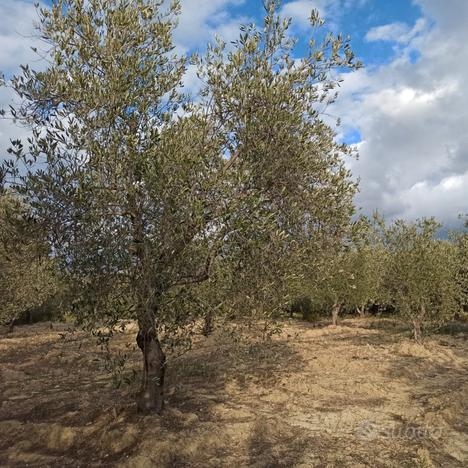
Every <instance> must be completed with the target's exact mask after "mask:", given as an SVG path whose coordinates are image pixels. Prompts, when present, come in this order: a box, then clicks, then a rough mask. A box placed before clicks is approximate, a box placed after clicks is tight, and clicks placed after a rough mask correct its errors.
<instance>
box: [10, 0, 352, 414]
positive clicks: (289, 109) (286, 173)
mask: <svg viewBox="0 0 468 468" xmlns="http://www.w3.org/2000/svg"><path fill="white" fill-rule="evenodd" d="M179 10H180V5H179V2H178V1H173V2H171V4H170V5H168V4H167V2H165V1H163V0H89V1H87V2H84V1H83V0H57V1H54V3H53V6H52V8H51V9H47V8H44V9H41V10H40V21H39V31H40V36H41V37H42V39H43V40H44V41H45V42H46V44H47V46H48V59H49V60H48V63H47V67H46V68H45V70H44V71H41V72H35V71H33V70H31V69H29V68H28V67H25V68H24V70H23V73H22V75H20V76H18V77H15V78H14V79H13V80H11V81H10V82H9V83H7V84H8V85H10V86H12V87H13V89H14V90H15V91H16V92H17V94H18V95H19V97H21V98H22V99H23V104H22V105H21V106H20V107H19V108H17V109H14V110H13V111H12V112H13V116H14V117H15V118H16V119H17V120H18V121H21V122H23V123H24V124H26V125H29V126H30V127H31V129H32V137H31V138H30V139H29V141H28V144H27V146H23V145H22V143H21V142H15V144H14V146H13V148H12V153H13V155H14V156H15V157H16V160H17V161H18V162H23V163H24V167H23V169H22V170H21V171H20V170H19V169H18V165H13V164H11V165H10V167H8V168H7V170H8V174H9V175H10V177H13V180H12V183H13V185H14V187H15V188H16V189H17V190H18V191H20V192H21V194H22V195H23V196H24V197H25V199H27V201H28V203H29V204H30V206H31V207H32V210H33V212H34V216H35V218H36V219H37V220H39V222H40V223H41V224H42V225H43V226H44V227H45V228H46V230H47V232H48V235H49V242H50V244H51V245H52V248H53V252H54V256H55V258H56V259H58V260H60V262H61V267H62V270H63V272H64V273H65V274H67V275H68V276H69V277H70V278H71V281H72V282H73V284H74V285H75V288H76V290H77V294H76V301H75V310H76V313H77V315H78V317H79V318H80V320H81V322H82V323H84V324H85V325H88V326H89V327H94V326H96V325H101V326H102V325H105V326H107V327H108V328H109V329H110V330H112V328H113V327H114V326H116V324H118V323H119V321H120V320H121V319H122V318H123V317H130V318H135V319H136V320H137V322H138V328H139V331H138V334H137V343H138V346H139V347H140V349H141V351H142V356H143V378H142V386H141V391H140V393H139V395H138V398H137V403H138V407H139V409H140V410H142V411H144V412H150V411H156V412H160V411H161V410H162V407H163V385H164V374H165V368H166V355H165V349H166V348H167V346H171V344H173V343H174V342H175V339H176V338H177V339H182V341H183V342H186V341H187V340H189V338H190V335H191V333H192V330H193V326H194V323H195V322H196V321H197V319H199V318H200V317H201V316H203V314H204V310H203V301H200V300H198V299H199V298H200V292H203V291H201V290H200V287H201V286H202V285H204V283H206V282H207V281H212V282H216V281H218V284H220V279H221V278H223V276H225V277H227V278H229V279H230V280H231V279H232V281H231V282H230V283H229V286H226V287H224V288H223V296H222V300H223V301H224V302H227V301H232V304H236V301H237V298H239V300H238V301H237V302H238V304H246V305H248V307H249V308H252V305H253V304H255V305H256V306H257V308H259V309H262V308H263V307H264V305H265V304H263V302H264V301H267V304H266V305H267V306H268V307H270V306H271V305H272V304H273V303H274V302H275V301H276V300H277V299H278V296H279V294H281V288H276V287H275V285H278V284H280V283H281V278H282V275H283V274H284V271H285V270H284V268H285V267H286V266H288V267H289V265H290V264H291V262H290V261H286V260H287V259H288V258H293V257H295V258H301V252H302V250H303V245H304V242H303V241H304V239H305V238H311V237H313V236H312V233H313V232H314V231H317V230H321V231H326V230H327V229H330V230H332V229H334V226H336V225H340V224H342V222H343V220H345V219H347V218H348V217H349V215H350V213H351V212H352V198H353V195H354V191H355V185H354V184H353V183H352V182H351V181H350V178H349V173H348V171H347V170H346V169H345V166H344V160H343V158H344V156H346V155H347V154H349V152H350V150H349V149H348V148H347V147H346V146H344V145H339V144H337V143H336V142H335V140H334V137H335V134H334V132H333V130H332V129H331V128H330V127H329V126H327V125H326V124H325V123H324V122H323V121H322V120H321V118H320V110H321V109H322V108H323V105H324V104H325V103H326V102H329V101H331V100H333V98H334V88H335V87H336V85H337V84H338V82H337V79H336V78H335V77H334V76H333V75H332V73H331V72H332V70H333V69H336V68H340V69H342V68H343V67H355V66H356V65H357V64H355V62H354V58H353V55H352V52H351V51H350V49H349V44H348V43H347V42H346V41H343V39H342V38H341V37H339V36H338V37H333V36H331V35H327V37H326V38H325V40H324V42H323V44H319V45H315V44H314V43H313V42H311V43H310V51H309V52H308V54H307V55H306V56H305V57H304V58H303V59H302V60H296V59H295V58H294V47H295V41H294V40H292V39H291V38H290V37H289V34H288V28H289V25H290V21H289V20H284V21H283V20H280V19H279V17H278V2H276V1H273V0H269V1H267V2H266V17H265V22H264V25H263V26H255V25H251V26H249V27H245V28H243V30H242V32H241V35H240V38H239V40H238V41H237V42H236V43H235V44H234V45H233V50H227V49H226V45H225V44H224V43H223V42H222V41H221V40H219V41H218V42H217V43H216V44H215V45H212V46H209V48H208V51H207V53H206V55H205V56H204V57H195V58H194V63H195V64H196V65H197V67H198V70H199V76H200V77H201V79H202V80H203V81H204V83H205V87H204V89H203V91H202V92H201V94H200V96H197V99H196V100H195V102H196V103H195V104H194V103H191V101H190V100H189V99H188V97H187V96H184V95H183V94H182V88H181V87H182V79H183V76H184V73H185V68H186V59H185V57H179V56H176V55H175V54H174V52H173V49H174V47H173V43H172V34H173V30H174V27H175V24H176V19H177V14H178V13H179ZM311 23H312V26H318V25H319V23H320V20H319V18H318V16H317V15H316V14H315V13H314V14H313V15H312V17H311ZM39 161H41V162H43V163H44V164H41V165H38V162H39ZM256 270H258V271H259V272H260V274H258V275H255V271H256ZM243 289H245V290H247V289H248V290H249V292H248V294H245V293H244V294H243V293H242V290H243ZM247 298H248V300H245V299H247ZM210 302H213V304H215V302H216V301H215V300H214V299H213V298H212V297H211V296H210Z"/></svg>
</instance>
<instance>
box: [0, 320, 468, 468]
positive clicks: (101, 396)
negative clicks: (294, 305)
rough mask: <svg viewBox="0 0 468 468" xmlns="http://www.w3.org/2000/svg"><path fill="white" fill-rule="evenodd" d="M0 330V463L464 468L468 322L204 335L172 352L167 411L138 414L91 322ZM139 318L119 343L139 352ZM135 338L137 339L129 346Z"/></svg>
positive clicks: (298, 326)
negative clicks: (269, 336) (417, 337)
mask: <svg viewBox="0 0 468 468" xmlns="http://www.w3.org/2000/svg"><path fill="white" fill-rule="evenodd" d="M63 328H64V325H54V329H52V330H51V329H50V328H49V327H48V326H46V325H44V324H40V325H39V324H38V325H33V326H24V327H20V328H18V329H17V330H16V331H15V332H14V333H13V334H11V335H4V336H2V337H0V368H1V376H0V391H1V406H0V465H1V466H35V467H36V466H60V467H65V466H126V467H135V468H144V467H155V466H157V467H165V466H167V467H211V466H212V467H219V466H227V467H228V466H229V467H230V466H255V467H276V466H285V467H292V466H303V467H311V466H317V467H319V466H321V467H353V468H354V467H360V466H362V467H364V466H369V467H405V466H408V467H413V466H420V467H423V466H444V467H458V466H460V467H462V466H466V463H467V462H468V424H467V421H468V410H467V401H466V400H467V398H466V396H467V394H468V373H467V370H468V350H467V341H466V335H464V334H460V333H459V334H455V335H453V336H448V335H439V336H438V337H437V338H434V339H431V340H429V341H428V342H426V344H425V345H424V346H421V345H416V344H414V343H412V342H411V341H408V340H407V339H406V338H405V337H404V334H402V329H401V328H400V327H399V326H398V324H395V323H392V322H388V321H384V320H376V319H353V320H346V321H344V322H343V323H342V325H340V326H338V327H314V326H312V325H310V324H306V323H300V322H293V323H291V324H287V325H286V326H285V331H284V333H283V334H282V335H281V336H278V337H275V338H274V339H273V341H272V342H270V343H268V342H267V343H264V342H258V341H255V340H252V341H247V342H246V343H244V344H242V346H240V347H236V346H234V345H233V344H229V341H227V340H226V339H223V338H221V337H216V336H215V337H211V338H209V339H208V340H206V339H204V338H201V337H200V338H199V339H198V340H197V341H196V343H195V346H194V349H193V351H191V352H190V353H189V354H186V355H185V356H183V357H182V358H179V359H177V360H175V361H173V362H172V363H171V365H170V367H169V369H168V375H167V409H166V411H165V413H164V415H163V416H162V417H161V418H159V417H157V416H150V417H144V416H140V415H137V414H136V413H135V409H134V405H133V401H132V394H133V393H134V392H135V390H136V387H137V383H135V384H134V385H130V386H124V387H123V388H121V389H115V388H113V385H112V378H111V377H110V376H109V375H108V374H106V373H105V372H104V371H103V370H102V368H101V364H100V361H99V360H98V349H96V347H95V346H94V345H93V342H92V341H91V340H90V339H89V338H86V337H85V336H84V335H82V334H75V335H71V336H68V337H67V338H66V339H62V338H61V337H60V336H59V332H60V331H61V330H62V329H63ZM133 334H134V332H133V331H132V330H128V332H127V333H125V334H123V335H121V336H120V337H119V338H118V339H117V341H116V343H115V349H116V350H117V349H120V350H122V351H126V352H130V354H131V360H130V363H129V364H130V366H131V367H132V366H134V367H135V368H136V369H137V368H138V365H139V354H138V352H137V350H133V351H132V348H133ZM127 345H128V346H127Z"/></svg>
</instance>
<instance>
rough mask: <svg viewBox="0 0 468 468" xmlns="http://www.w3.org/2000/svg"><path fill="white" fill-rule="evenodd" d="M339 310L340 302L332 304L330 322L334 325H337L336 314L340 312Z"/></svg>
mask: <svg viewBox="0 0 468 468" xmlns="http://www.w3.org/2000/svg"><path fill="white" fill-rule="evenodd" d="M340 310H341V304H337V303H335V304H333V307H332V324H333V325H334V326H335V325H338V315H339V314H340Z"/></svg>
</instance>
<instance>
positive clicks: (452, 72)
mask: <svg viewBox="0 0 468 468" xmlns="http://www.w3.org/2000/svg"><path fill="white" fill-rule="evenodd" d="M418 2H419V4H420V5H421V7H422V11H423V12H424V17H423V18H422V19H421V20H420V21H418V22H417V23H416V24H415V26H414V27H413V28H409V27H408V28H402V30H401V31H403V29H405V30H406V31H407V33H406V35H405V34H403V36H405V38H404V41H402V42H404V45H402V47H401V48H399V49H396V52H397V57H396V58H395V59H394V60H393V61H392V62H391V63H390V64H387V65H383V66H381V67H379V68H374V69H372V68H369V69H368V70H359V71H357V72H353V73H350V74H348V75H347V76H346V78H345V81H344V83H343V86H342V96H341V97H340V99H339V101H338V103H337V104H336V107H335V109H334V111H333V112H334V113H335V114H337V115H341V116H343V123H344V127H345V128H344V130H343V131H344V132H345V131H346V129H348V130H349V129H352V128H356V127H357V128H358V130H359V131H360V133H361V135H362V140H363V141H362V142H361V143H360V144H359V151H360V159H359V161H357V162H352V163H351V164H350V165H351V168H352V170H353V172H354V173H355V175H356V176H359V177H360V178H361V193H360V194H359V196H358V198H357V202H358V204H359V205H360V206H362V207H363V209H364V211H365V212H367V213H370V212H371V211H373V210H375V209H379V210H381V211H383V213H384V214H385V215H387V216H389V217H405V218H410V219H411V218H415V217H418V216H429V215H437V216H438V217H439V218H440V219H441V220H442V221H444V222H446V223H448V224H451V225H455V224H458V222H457V215H458V214H459V213H461V212H466V211H467V210H468V130H467V129H468V112H467V110H466V109H468V92H467V90H466V86H465V83H466V82H467V81H468V49H467V48H466V47H465V46H464V44H466V42H467V41H468V30H467V29H466V27H465V25H466V24H467V23H468V2H465V0H454V1H453V2H450V3H446V2H444V7H443V8H441V5H440V2H437V1H436V0H418ZM460 16H463V21H462V20H460V18H459V17H460ZM431 21H434V22H435V25H434V26H433V27H432V28H429V27H427V24H429V23H430V22H431ZM377 32H378V34H377ZM377 32H376V31H375V30H374V32H373V33H372V34H371V38H374V39H377V36H379V39H384V38H385V39H388V40H397V38H396V36H394V35H393V34H394V32H395V31H394V26H392V27H391V28H387V29H385V30H383V29H380V30H378V31H377ZM392 38H393V39H392ZM411 50H417V51H418V52H419V58H418V60H417V61H416V63H412V61H411V60H410V54H409V52H410V51H411Z"/></svg>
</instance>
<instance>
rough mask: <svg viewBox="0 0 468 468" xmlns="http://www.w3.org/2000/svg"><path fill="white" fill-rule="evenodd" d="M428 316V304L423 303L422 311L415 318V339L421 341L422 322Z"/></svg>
mask: <svg viewBox="0 0 468 468" xmlns="http://www.w3.org/2000/svg"><path fill="white" fill-rule="evenodd" d="M425 316H426V306H425V305H424V304H421V312H420V315H419V317H416V318H415V319H413V337H414V340H415V341H418V342H420V341H421V339H422V326H421V325H422V322H423V320H424V317H425Z"/></svg>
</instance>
